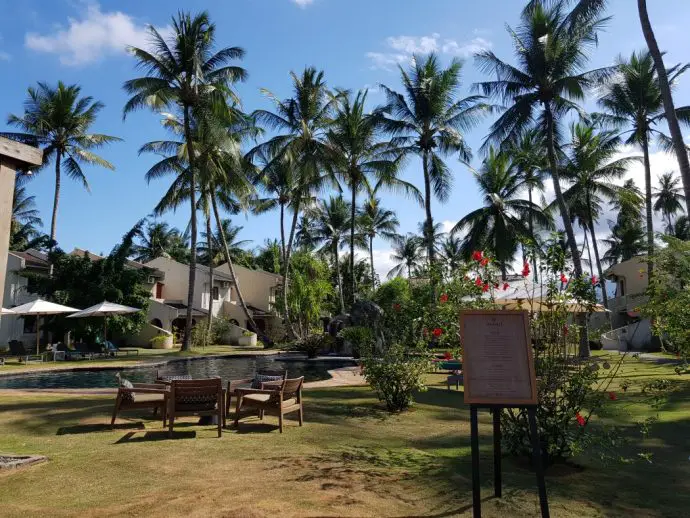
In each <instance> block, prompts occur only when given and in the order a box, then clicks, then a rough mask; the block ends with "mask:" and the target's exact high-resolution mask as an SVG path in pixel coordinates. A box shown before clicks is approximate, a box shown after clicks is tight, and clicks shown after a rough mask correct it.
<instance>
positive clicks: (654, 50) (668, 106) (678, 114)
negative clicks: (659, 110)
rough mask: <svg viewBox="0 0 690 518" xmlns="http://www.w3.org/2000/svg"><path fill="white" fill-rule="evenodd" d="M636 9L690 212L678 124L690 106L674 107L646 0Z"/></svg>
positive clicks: (689, 176) (689, 181)
mask: <svg viewBox="0 0 690 518" xmlns="http://www.w3.org/2000/svg"><path fill="white" fill-rule="evenodd" d="M637 10H638V12H639V15H640V23H641V24H642V32H643V33H644V38H645V40H646V41H647V47H648V48H649V53H650V54H651V55H652V58H653V59H654V66H655V69H656V70H657V72H658V77H659V80H658V83H659V91H660V93H661V100H662V102H663V105H664V113H665V116H666V121H667V122H668V128H669V130H670V132H671V141H672V143H673V149H674V151H675V152H676V157H677V158H678V165H679V167H680V177H681V179H682V180H683V187H684V189H685V203H686V204H687V205H686V210H687V213H688V214H690V161H689V160H688V152H687V149H686V147H685V142H684V141H683V134H682V133H681V131H680V125H679V124H678V121H679V120H681V121H683V122H685V123H689V122H690V107H685V108H679V109H676V108H675V106H674V104H673V95H672V93H671V88H672V84H673V78H672V77H669V76H670V74H669V73H667V71H666V67H665V66H664V57H663V54H662V52H661V50H659V44H658V43H657V41H656V36H655V35H654V30H653V29H652V24H651V22H650V21H649V14H648V12H647V0H637Z"/></svg>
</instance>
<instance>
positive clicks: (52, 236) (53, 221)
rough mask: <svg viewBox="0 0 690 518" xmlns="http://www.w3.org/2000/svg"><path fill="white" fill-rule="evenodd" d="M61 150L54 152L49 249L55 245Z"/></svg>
mask: <svg viewBox="0 0 690 518" xmlns="http://www.w3.org/2000/svg"><path fill="white" fill-rule="evenodd" d="M61 162H62V152H61V151H60V150H59V149H58V150H57V153H56V154H55V197H54V198H53V218H52V219H51V221H50V250H52V249H53V248H54V247H55V230H56V229H57V213H58V203H59V202H60V179H61V178H60V177H61V176H62V175H61V172H60V163H61Z"/></svg>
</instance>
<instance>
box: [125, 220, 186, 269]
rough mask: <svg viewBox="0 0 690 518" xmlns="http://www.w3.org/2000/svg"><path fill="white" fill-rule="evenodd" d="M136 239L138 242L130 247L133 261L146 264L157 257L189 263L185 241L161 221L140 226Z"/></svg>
mask: <svg viewBox="0 0 690 518" xmlns="http://www.w3.org/2000/svg"><path fill="white" fill-rule="evenodd" d="M137 237H138V238H139V239H138V242H136V243H135V244H134V245H133V246H132V258H133V259H134V260H135V261H139V262H142V263H148V262H149V261H152V260H153V259H156V258H157V257H170V258H171V259H173V260H175V261H178V262H180V263H187V262H188V261H189V258H188V257H189V250H188V248H187V240H186V239H185V237H184V236H183V235H182V233H181V232H180V231H179V230H178V229H176V228H174V227H171V226H170V225H168V224H167V223H165V222H163V221H149V222H148V223H147V224H146V225H145V226H143V225H142V228H141V230H140V231H139V233H138V236H137Z"/></svg>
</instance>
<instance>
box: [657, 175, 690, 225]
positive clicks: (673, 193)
mask: <svg viewBox="0 0 690 518" xmlns="http://www.w3.org/2000/svg"><path fill="white" fill-rule="evenodd" d="M679 183H680V181H679V179H678V178H677V177H676V176H675V175H674V174H673V171H671V172H668V173H664V174H662V175H661V176H659V188H658V189H654V192H653V194H652V196H653V197H654V198H656V202H654V210H655V211H656V212H661V214H662V216H663V217H664V218H665V219H666V232H667V233H669V234H671V233H673V223H672V221H671V218H672V217H673V216H675V215H676V213H678V212H683V202H684V201H685V196H683V194H682V187H681V186H680V185H678V184H679Z"/></svg>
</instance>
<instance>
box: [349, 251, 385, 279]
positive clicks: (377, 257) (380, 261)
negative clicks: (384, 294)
mask: <svg viewBox="0 0 690 518" xmlns="http://www.w3.org/2000/svg"><path fill="white" fill-rule="evenodd" d="M392 253H393V249H391V248H386V249H378V248H374V250H373V254H374V270H376V273H377V274H378V276H379V279H380V280H381V282H383V281H385V280H386V276H387V275H388V272H390V271H391V269H392V268H393V267H394V266H395V262H393V260H392V259H391V254H392ZM355 258H356V259H358V260H360V259H363V260H365V261H366V262H367V264H369V253H368V252H364V251H356V252H355Z"/></svg>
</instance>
